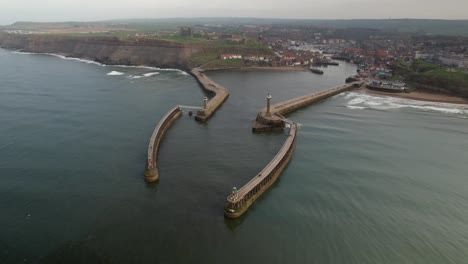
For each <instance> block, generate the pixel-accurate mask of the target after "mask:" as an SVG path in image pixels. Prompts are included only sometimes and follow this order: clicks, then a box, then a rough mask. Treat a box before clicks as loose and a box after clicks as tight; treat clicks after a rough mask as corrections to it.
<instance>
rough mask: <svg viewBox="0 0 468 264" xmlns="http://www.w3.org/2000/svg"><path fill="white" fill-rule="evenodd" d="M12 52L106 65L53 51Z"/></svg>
mask: <svg viewBox="0 0 468 264" xmlns="http://www.w3.org/2000/svg"><path fill="white" fill-rule="evenodd" d="M13 53H16V54H25V55H48V56H54V57H57V58H60V59H63V60H72V61H79V62H82V63H87V64H95V65H99V66H106V65H105V64H102V63H99V62H96V61H93V60H87V59H80V58H74V57H67V56H64V55H60V54H55V53H35V52H23V51H13Z"/></svg>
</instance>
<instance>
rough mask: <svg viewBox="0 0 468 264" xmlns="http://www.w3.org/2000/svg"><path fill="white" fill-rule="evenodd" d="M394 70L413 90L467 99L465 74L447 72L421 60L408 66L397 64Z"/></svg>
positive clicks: (467, 88) (467, 82)
mask: <svg viewBox="0 0 468 264" xmlns="http://www.w3.org/2000/svg"><path fill="white" fill-rule="evenodd" d="M395 70H396V73H397V74H400V75H402V76H404V77H405V80H406V82H408V83H409V84H410V85H412V86H414V87H415V88H418V89H423V90H428V91H432V92H442V93H450V94H453V95H457V96H462V97H465V98H468V74H466V73H463V72H453V71H447V70H446V69H445V68H442V67H440V66H438V65H435V64H432V63H428V62H425V61H422V60H416V61H414V62H413V63H412V64H410V65H408V64H404V63H399V64H398V65H397V66H396V68H395Z"/></svg>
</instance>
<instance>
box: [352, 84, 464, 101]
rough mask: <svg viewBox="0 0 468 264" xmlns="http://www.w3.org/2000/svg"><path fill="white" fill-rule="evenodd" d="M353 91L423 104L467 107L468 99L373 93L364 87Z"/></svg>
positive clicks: (422, 93) (414, 93)
mask: <svg viewBox="0 0 468 264" xmlns="http://www.w3.org/2000/svg"><path fill="white" fill-rule="evenodd" d="M354 91H356V92H361V93H366V94H371V95H384V96H389V97H396V98H402V99H410V100H417V101H425V102H437V103H448V104H464V105H468V99H464V98H462V97H457V96H453V95H446V94H437V93H429V92H422V91H414V92H410V93H386V92H379V91H373V90H370V89H367V88H364V87H363V88H360V89H356V90H354Z"/></svg>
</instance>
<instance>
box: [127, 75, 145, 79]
mask: <svg viewBox="0 0 468 264" xmlns="http://www.w3.org/2000/svg"><path fill="white" fill-rule="evenodd" d="M127 78H129V79H140V78H143V76H141V75H129V76H128V77H127Z"/></svg>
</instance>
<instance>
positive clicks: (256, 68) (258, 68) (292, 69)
mask: <svg viewBox="0 0 468 264" xmlns="http://www.w3.org/2000/svg"><path fill="white" fill-rule="evenodd" d="M201 69H202V71H204V72H210V71H278V72H302V71H303V72H305V71H307V68H303V67H270V66H269V67H261V66H253V67H226V68H212V69H204V68H201Z"/></svg>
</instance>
